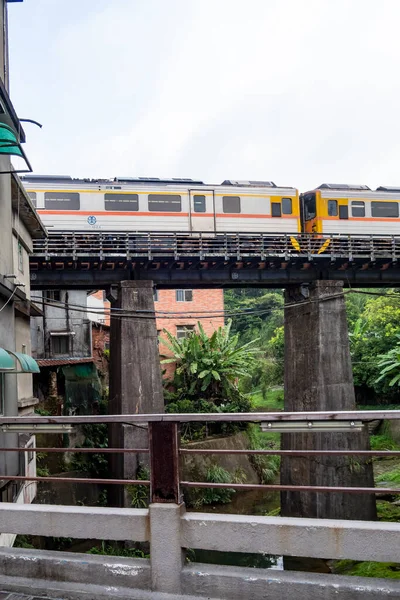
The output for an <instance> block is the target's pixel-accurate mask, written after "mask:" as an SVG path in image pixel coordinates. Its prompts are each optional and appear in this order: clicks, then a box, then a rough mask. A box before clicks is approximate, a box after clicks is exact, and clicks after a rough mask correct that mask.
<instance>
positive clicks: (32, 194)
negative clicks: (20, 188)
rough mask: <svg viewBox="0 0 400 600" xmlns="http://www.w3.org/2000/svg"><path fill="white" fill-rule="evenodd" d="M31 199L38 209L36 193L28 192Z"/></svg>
mask: <svg viewBox="0 0 400 600" xmlns="http://www.w3.org/2000/svg"><path fill="white" fill-rule="evenodd" d="M27 194H28V196H29V198H30V199H31V200H32V204H33V206H34V207H35V208H36V206H37V201H36V192H27Z"/></svg>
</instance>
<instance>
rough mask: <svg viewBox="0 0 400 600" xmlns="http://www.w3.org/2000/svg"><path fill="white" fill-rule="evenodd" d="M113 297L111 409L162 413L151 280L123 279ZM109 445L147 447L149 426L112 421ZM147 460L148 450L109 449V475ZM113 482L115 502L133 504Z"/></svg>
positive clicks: (129, 471)
mask: <svg viewBox="0 0 400 600" xmlns="http://www.w3.org/2000/svg"><path fill="white" fill-rule="evenodd" d="M110 299H111V307H112V309H118V310H115V312H114V313H112V316H111V326H110V399H109V413H110V414H113V415H116V414H131V415H132V414H136V413H162V412H164V397H163V389H162V380H161V368H160V357H159V351H158V343H157V327H156V320H155V315H154V299H153V283H152V282H151V281H122V282H121V283H120V284H119V285H118V288H117V290H116V292H113V293H112V294H111V295H110ZM114 315H115V316H114ZM109 445H110V446H112V447H114V448H148V430H147V427H143V424H136V425H135V424H132V425H129V424H124V425H120V424H114V425H110V428H109ZM148 460H149V459H148V455H147V454H133V453H125V454H116V455H111V458H110V471H111V476H112V477H113V478H115V479H135V478H136V474H137V471H138V467H139V466H140V465H147V464H148ZM110 487H111V488H112V489H111V490H110V495H111V505H115V506H124V505H126V504H128V505H129V503H127V498H126V497H124V496H125V495H124V491H123V487H122V486H121V487H120V486H110ZM114 488H116V489H114Z"/></svg>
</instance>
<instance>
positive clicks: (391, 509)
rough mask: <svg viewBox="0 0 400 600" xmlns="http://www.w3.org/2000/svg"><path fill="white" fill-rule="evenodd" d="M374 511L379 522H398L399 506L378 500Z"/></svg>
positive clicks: (399, 516) (399, 515) (399, 520)
mask: <svg viewBox="0 0 400 600" xmlns="http://www.w3.org/2000/svg"><path fill="white" fill-rule="evenodd" d="M376 509H377V511H378V519H379V521H387V522H389V523H399V522H400V506H397V505H396V504H393V503H392V502H387V501H386V500H378V501H377V503H376Z"/></svg>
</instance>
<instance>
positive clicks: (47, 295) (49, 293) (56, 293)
mask: <svg viewBox="0 0 400 600" xmlns="http://www.w3.org/2000/svg"><path fill="white" fill-rule="evenodd" d="M43 297H44V299H45V300H54V301H55V302H60V301H61V291H60V290H45V291H44V292H43Z"/></svg>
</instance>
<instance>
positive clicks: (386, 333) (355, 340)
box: [349, 292, 400, 402]
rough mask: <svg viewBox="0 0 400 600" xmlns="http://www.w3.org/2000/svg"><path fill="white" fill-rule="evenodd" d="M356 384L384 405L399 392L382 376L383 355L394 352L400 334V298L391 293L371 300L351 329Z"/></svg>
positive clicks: (366, 303)
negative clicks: (368, 391)
mask: <svg viewBox="0 0 400 600" xmlns="http://www.w3.org/2000/svg"><path fill="white" fill-rule="evenodd" d="M349 334H350V344H351V345H350V348H351V355H352V361H353V375H354V384H355V385H356V386H357V387H358V388H359V389H365V390H370V391H372V392H373V393H374V394H375V395H376V396H378V400H379V401H380V402H381V401H383V402H386V401H390V400H392V399H393V397H394V395H395V394H397V391H396V390H395V389H394V388H393V386H390V385H389V383H388V380H387V378H385V377H383V378H382V377H380V375H381V366H380V364H379V363H380V362H381V361H382V358H380V356H381V355H385V354H386V353H388V352H389V351H390V350H392V349H393V348H394V347H395V346H396V345H397V342H398V339H399V338H398V336H399V334H400V296H399V294H397V293H396V292H388V293H387V294H384V295H382V296H378V297H373V298H369V299H368V300H367V301H366V302H365V305H364V308H363V310H362V312H361V313H360V315H359V317H358V318H357V319H356V320H355V321H354V322H353V324H352V327H351V329H350V332H349Z"/></svg>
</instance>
